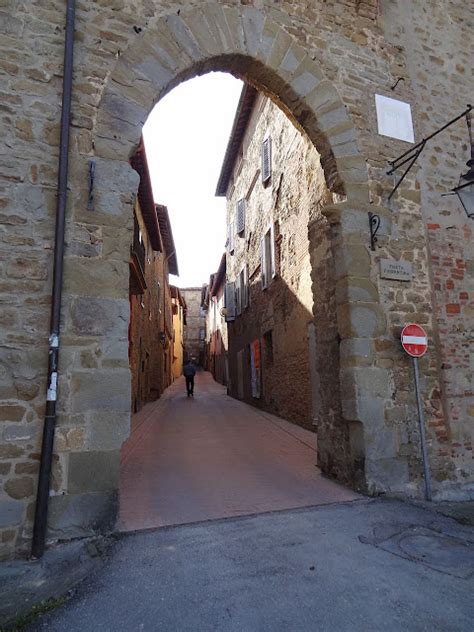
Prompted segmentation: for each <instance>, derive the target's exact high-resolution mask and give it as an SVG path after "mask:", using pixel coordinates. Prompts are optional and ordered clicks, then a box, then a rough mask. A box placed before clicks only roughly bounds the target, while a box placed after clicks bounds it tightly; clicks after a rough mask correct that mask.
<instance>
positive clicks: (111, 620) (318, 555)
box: [32, 499, 474, 632]
mask: <svg viewBox="0 0 474 632" xmlns="http://www.w3.org/2000/svg"><path fill="white" fill-rule="evenodd" d="M473 540H474V533H473V530H472V528H470V527H464V526H461V525H458V524H457V523H456V522H454V521H453V520H452V519H450V518H445V517H443V516H439V515H437V514H435V513H432V512H431V511H427V510H425V509H421V508H417V507H413V506H410V505H406V504H404V503H401V502H398V501H384V500H375V501H374V500H367V499H363V500H356V501H352V502H348V503H342V504H341V503H339V504H334V505H325V506H319V507H313V508H303V509H294V510H288V511H281V512H276V513H270V514H263V515H259V516H253V517H244V518H232V519H227V520H221V521H213V522H205V523H201V524H194V525H186V526H179V527H170V528H163V529H158V530H155V531H150V532H147V533H142V534H136V535H126V536H123V537H122V539H121V540H120V541H119V542H118V543H117V545H116V546H115V548H114V549H113V551H112V554H111V556H110V559H109V560H108V562H107V563H106V565H105V566H104V567H103V568H102V569H101V570H100V571H99V572H98V573H96V574H95V575H94V576H93V577H90V578H89V579H87V580H86V581H85V582H84V583H83V584H82V585H81V586H80V587H79V588H78V589H77V590H76V593H75V595H74V596H73V597H72V598H71V600H70V601H69V602H68V603H67V604H65V605H64V606H62V607H61V608H59V609H58V610H56V611H55V612H54V613H52V614H51V615H49V616H46V617H45V618H43V619H42V620H41V621H40V622H38V623H37V624H36V625H35V627H34V628H32V629H33V630H37V631H39V630H48V632H55V631H68V632H73V631H76V630H77V631H79V630H80V631H81V632H84V631H85V630H86V631H89V630H91V631H92V630H94V631H95V630H100V631H109V630H110V631H111V632H112V631H122V630H124V631H125V630H126V631H132V630H146V631H151V630H153V631H154V630H159V631H179V632H184V631H188V630H189V631H193V632H196V631H201V630H203V631H211V630H216V631H226V632H227V631H233V632H234V631H235V632H237V631H238V632H243V631H245V632H246V631H249V632H250V631H252V632H253V631H260V630H261V631H267V630H268V631H272V632H276V631H280V630H281V631H290V630H291V631H293V630H294V631H306V630H308V631H310V630H311V631H320V630H321V631H331V632H333V631H346V630H347V631H351V632H358V631H361V632H370V631H377V632H378V631H381V630H383V631H384V632H390V631H397V632H398V631H401V630H403V631H422V630H423V631H424V630H426V631H430V632H434V631H440V632H449V631H453V632H463V631H466V632H468V631H469V632H471V631H472V630H473V621H474V599H473V595H474V582H473V572H474V549H473Z"/></svg>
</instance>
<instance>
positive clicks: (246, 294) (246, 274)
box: [244, 264, 250, 309]
mask: <svg viewBox="0 0 474 632" xmlns="http://www.w3.org/2000/svg"><path fill="white" fill-rule="evenodd" d="M249 303H250V288H249V266H248V264H246V265H245V268H244V309H246V308H247V307H248V306H249Z"/></svg>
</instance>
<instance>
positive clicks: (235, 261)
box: [218, 85, 332, 430]
mask: <svg viewBox="0 0 474 632" xmlns="http://www.w3.org/2000/svg"><path fill="white" fill-rule="evenodd" d="M218 193H219V194H221V195H226V197H227V225H228V235H229V238H228V240H227V253H226V256H227V281H228V285H227V290H226V300H227V305H226V308H227V312H228V313H227V319H228V321H229V322H228V330H229V375H230V389H229V390H230V394H231V395H232V396H233V397H238V398H240V399H244V400H245V401H247V402H248V403H250V404H253V405H255V406H258V407H261V408H264V409H266V410H269V411H271V412H273V413H275V414H277V415H280V416H282V417H284V418H285V419H288V420H290V421H293V422H295V423H297V424H299V425H301V426H303V427H305V428H307V429H310V430H314V426H313V424H314V423H316V424H317V421H318V420H317V418H316V415H317V414H318V413H319V411H318V410H317V408H316V404H317V399H320V397H321V394H320V392H319V389H318V388H317V384H320V382H321V380H320V377H319V375H317V374H316V372H317V370H318V365H317V363H316V357H315V355H316V346H315V344H314V327H315V324H314V323H315V322H318V314H317V313H316V312H315V313H314V316H313V289H312V281H311V261H310V252H309V239H308V225H309V223H310V222H311V221H313V220H314V218H315V217H316V216H317V215H318V214H320V209H321V208H322V207H323V206H324V205H325V204H327V203H328V202H330V201H332V196H331V193H330V192H329V191H328V189H327V187H326V182H325V179H324V173H323V170H322V168H321V165H320V159H319V155H318V153H317V151H316V150H315V148H314V145H312V143H311V142H310V141H309V140H308V139H307V138H306V137H305V136H304V135H303V134H302V133H301V132H300V131H299V130H297V129H296V127H295V126H294V125H293V124H292V123H291V121H290V120H289V119H288V117H287V116H286V115H285V113H284V112H283V111H282V110H281V109H280V108H279V107H278V106H277V105H275V104H274V103H273V102H272V101H271V99H269V98H268V97H266V96H264V95H263V94H259V93H258V92H257V91H256V90H255V88H253V87H251V86H249V85H245V86H244V88H243V91H242V95H241V99H240V103H239V106H238V110H237V113H236V118H235V123H234V129H233V134H232V136H231V138H230V140H229V145H228V149H227V152H226V159H225V161H224V164H223V167H222V172H221V177H220V180H219V184H218ZM317 273H318V271H315V274H317ZM324 273H325V270H321V274H324ZM319 353H322V354H323V355H324V362H320V363H319V366H320V367H321V368H323V370H324V371H327V370H328V365H330V364H331V356H328V355H326V354H325V349H324V348H323V347H322V346H320V350H319ZM312 387H314V389H313V388H312ZM313 390H314V393H313ZM316 398H317V399H316ZM313 400H314V401H313ZM313 404H314V405H315V406H313ZM313 408H314V410H313Z"/></svg>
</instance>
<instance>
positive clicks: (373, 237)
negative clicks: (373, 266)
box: [369, 212, 380, 250]
mask: <svg viewBox="0 0 474 632" xmlns="http://www.w3.org/2000/svg"><path fill="white" fill-rule="evenodd" d="M379 228H380V216H379V215H376V214H375V213H370V212H369V230H370V249H371V250H375V244H376V243H377V233H378V230H379Z"/></svg>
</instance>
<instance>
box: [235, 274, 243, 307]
mask: <svg viewBox="0 0 474 632" xmlns="http://www.w3.org/2000/svg"><path fill="white" fill-rule="evenodd" d="M241 313H242V279H241V275H240V274H239V276H238V277H237V282H236V284H235V315H236V316H240V314H241Z"/></svg>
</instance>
